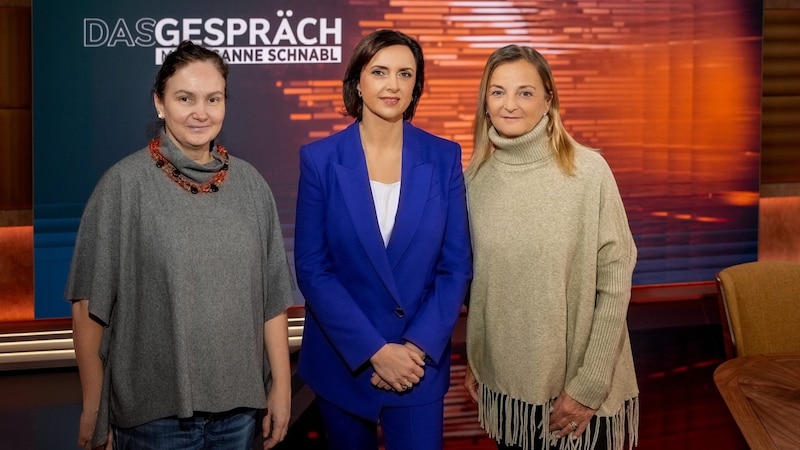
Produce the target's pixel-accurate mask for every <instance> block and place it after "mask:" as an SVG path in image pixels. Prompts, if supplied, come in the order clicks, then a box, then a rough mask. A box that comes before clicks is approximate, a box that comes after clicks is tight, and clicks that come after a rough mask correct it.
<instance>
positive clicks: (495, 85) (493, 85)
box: [489, 83, 537, 91]
mask: <svg viewBox="0 0 800 450" xmlns="http://www.w3.org/2000/svg"><path fill="white" fill-rule="evenodd" d="M489 87H499V88H501V89H505V87H504V86H501V85H499V84H495V83H492V84H490V85H489ZM525 88H529V89H533V90H534V91H535V90H537V89H536V86H534V85H532V84H523V85H522V86H517V89H525Z"/></svg>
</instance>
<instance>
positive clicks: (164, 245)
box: [66, 41, 292, 450]
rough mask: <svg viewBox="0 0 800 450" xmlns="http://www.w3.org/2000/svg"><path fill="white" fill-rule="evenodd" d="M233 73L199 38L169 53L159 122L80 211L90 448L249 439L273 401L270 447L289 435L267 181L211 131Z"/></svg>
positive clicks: (72, 290)
mask: <svg viewBox="0 0 800 450" xmlns="http://www.w3.org/2000/svg"><path fill="white" fill-rule="evenodd" d="M227 73H228V70H227V65H226V64H225V62H224V61H223V60H222V58H220V56H219V55H218V54H217V53H215V52H213V51H211V50H208V49H205V48H203V47H200V46H198V45H195V44H193V43H191V42H189V41H186V42H184V43H182V44H181V45H180V46H179V47H178V49H177V50H175V51H174V52H172V53H170V54H169V55H168V56H167V57H166V59H165V61H164V64H163V65H162V66H161V69H160V70H159V73H158V76H157V78H156V83H155V86H154V94H153V100H154V106H155V110H156V114H157V115H158V117H159V119H162V120H163V128H162V131H161V133H160V134H159V135H158V136H157V137H155V138H154V139H153V140H152V141H151V142H150V144H149V145H148V146H147V147H145V148H143V149H141V150H139V151H138V152H135V153H133V154H131V155H129V156H127V157H125V158H124V159H122V160H121V161H119V162H117V163H116V164H115V165H114V166H113V167H111V168H110V169H109V170H108V171H107V172H106V173H105V174H104V175H103V177H102V178H101V179H100V181H99V182H98V184H97V187H96V188H95V190H94V192H93V193H92V196H91V198H90V199H89V202H88V203H87V205H86V209H85V210H84V213H83V217H82V218H81V225H80V229H79V231H78V237H77V241H76V243H75V252H74V255H73V260H72V266H71V269H70V274H69V279H68V281H67V287H66V297H67V298H68V299H69V300H71V301H72V302H73V303H72V312H73V331H74V334H73V336H74V341H75V354H76V358H77V361H78V369H79V373H80V379H81V388H82V391H83V392H82V393H83V410H82V412H81V418H80V429H79V435H78V446H79V447H81V448H84V449H90V448H96V447H101V448H107V449H108V448H111V445H112V441H113V448H115V449H137V450H143V449H171V448H180V449H193V450H200V449H205V448H209V445H219V446H221V447H219V446H215V447H214V448H223V447H224V448H229V449H241V450H250V449H251V448H252V445H253V441H254V438H255V431H256V429H257V428H258V427H257V418H258V417H260V414H261V411H262V410H264V409H266V412H265V413H264V417H263V419H262V428H263V430H264V437H265V442H264V448H271V447H272V446H274V445H276V444H277V443H278V442H280V441H281V440H282V439H283V438H284V436H285V435H286V431H287V427H288V422H289V409H290V405H291V386H290V385H291V380H290V378H291V374H290V367H289V350H288V340H287V339H288V338H287V334H288V331H287V318H286V308H287V307H288V306H289V305H290V304H291V302H292V287H291V279H290V275H289V268H288V265H287V260H286V255H285V252H284V247H283V237H282V235H281V227H280V223H279V221H278V215H277V210H276V208H275V201H274V199H273V196H272V193H271V191H270V189H269V187H268V186H267V184H266V182H265V181H264V178H263V177H262V176H261V175H260V174H259V173H258V172H257V171H256V170H255V168H254V167H253V166H251V165H250V164H248V163H246V162H245V161H242V160H241V159H238V158H236V157H234V156H231V155H229V154H228V152H227V151H226V150H225V148H224V147H222V146H221V145H219V144H218V143H216V142H215V141H214V139H215V138H216V137H217V134H218V133H219V131H220V129H221V127H222V123H223V120H224V118H225V102H226V97H227V81H226V80H227ZM209 443H210V444H209Z"/></svg>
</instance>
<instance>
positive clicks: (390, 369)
mask: <svg viewBox="0 0 800 450" xmlns="http://www.w3.org/2000/svg"><path fill="white" fill-rule="evenodd" d="M370 363H372V368H373V369H374V370H375V372H374V373H373V374H372V377H371V378H370V383H372V385H373V386H375V387H376V388H379V389H385V390H387V391H396V392H403V391H406V390H408V389H411V388H412V387H413V386H414V385H415V384H417V383H419V381H420V379H422V377H423V376H424V375H425V369H424V367H425V352H423V351H422V350H421V349H420V348H419V347H417V346H416V345H414V344H412V343H410V342H406V343H405V344H386V345H384V346H383V347H381V349H380V350H378V351H377V352H376V353H375V354H374V355H372V357H371V358H370Z"/></svg>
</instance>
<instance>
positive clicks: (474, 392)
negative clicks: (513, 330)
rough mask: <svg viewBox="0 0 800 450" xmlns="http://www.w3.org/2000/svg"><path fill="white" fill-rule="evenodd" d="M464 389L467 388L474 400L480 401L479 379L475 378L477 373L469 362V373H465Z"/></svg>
mask: <svg viewBox="0 0 800 450" xmlns="http://www.w3.org/2000/svg"><path fill="white" fill-rule="evenodd" d="M464 389H466V390H467V393H468V394H469V396H470V397H471V398H472V401H473V402H474V403H478V380H476V379H475V374H474V373H472V369H471V368H470V367H469V364H467V373H466V374H465V375H464Z"/></svg>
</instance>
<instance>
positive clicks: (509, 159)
mask: <svg viewBox="0 0 800 450" xmlns="http://www.w3.org/2000/svg"><path fill="white" fill-rule="evenodd" d="M549 122H550V119H549V118H548V117H547V116H544V117H542V120H540V121H539V123H537V124H536V126H535V127H533V129H532V130H531V131H529V132H527V133H525V134H523V135H522V136H517V137H515V138H504V137H501V136H500V134H498V133H497V130H496V129H495V128H494V127H493V126H492V127H490V128H489V141H491V142H492V144H493V145H494V148H495V151H494V153H493V154H492V157H493V158H494V159H495V160H497V161H498V162H501V163H503V164H509V165H520V164H531V163H534V162H536V161H540V160H542V159H545V158H548V157H550V156H551V155H552V153H553V152H552V150H551V149H550V141H549V139H548V137H547V124H548V123H549Z"/></svg>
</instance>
